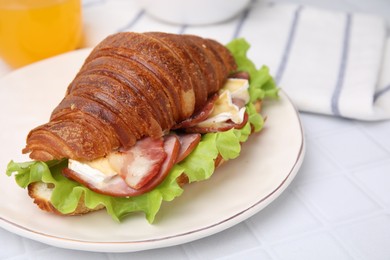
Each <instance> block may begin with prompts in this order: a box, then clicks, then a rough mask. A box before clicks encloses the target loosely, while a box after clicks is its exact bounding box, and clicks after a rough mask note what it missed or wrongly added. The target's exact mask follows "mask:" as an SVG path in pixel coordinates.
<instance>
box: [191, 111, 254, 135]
mask: <svg viewBox="0 0 390 260" xmlns="http://www.w3.org/2000/svg"><path fill="white" fill-rule="evenodd" d="M247 122H248V113H246V112H245V113H244V119H243V121H242V122H241V123H238V124H237V123H234V122H233V121H231V120H229V121H226V122H219V123H215V124H212V125H209V126H199V125H198V126H193V127H189V128H186V129H185V131H186V132H187V133H201V134H206V133H216V132H223V131H228V130H230V129H232V128H235V129H241V128H243V127H244V126H245V125H246V123H247Z"/></svg>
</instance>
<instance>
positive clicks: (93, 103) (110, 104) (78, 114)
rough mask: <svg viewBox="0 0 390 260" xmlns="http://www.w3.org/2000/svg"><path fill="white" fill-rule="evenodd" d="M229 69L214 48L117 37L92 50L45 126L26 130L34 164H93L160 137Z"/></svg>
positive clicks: (151, 36) (197, 41) (221, 50)
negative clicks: (61, 161)
mask: <svg viewBox="0 0 390 260" xmlns="http://www.w3.org/2000/svg"><path fill="white" fill-rule="evenodd" d="M235 69H236V64H235V61H234V59H233V57H232V55H231V53H230V52H229V51H228V50H227V48H225V47H224V46H223V45H221V44H220V43H217V42H216V41H214V40H210V39H204V38H200V37H198V36H194V35H175V34H167V33H156V32H149V33H130V32H126V33H118V34H114V35H111V36H109V37H107V38H106V39H105V40H103V41H102V42H101V43H100V44H98V45H97V46H96V47H95V48H94V49H93V51H92V52H91V54H90V55H89V56H88V57H87V59H86V60H85V63H84V65H83V66H82V68H81V69H80V71H79V72H78V74H77V75H76V77H75V79H74V80H73V81H72V82H71V83H70V85H69V86H68V89H67V92H66V96H65V97H64V99H63V100H62V101H61V103H60V104H59V105H58V106H57V107H56V108H55V109H54V111H53V113H52V115H51V118H50V122H48V123H46V124H44V125H41V126H39V127H37V128H35V129H33V130H32V131H31V132H30V133H29V135H28V137H27V145H26V148H25V149H24V150H23V152H24V153H30V157H31V158H32V159H34V160H39V161H48V160H53V159H62V158H70V159H75V160H93V159H96V158H99V157H102V156H105V155H106V154H108V153H109V152H111V151H113V150H116V149H119V148H129V147H131V146H133V145H134V144H135V142H136V141H137V140H139V139H141V138H142V137H145V136H151V137H160V136H162V134H163V133H164V132H165V131H167V130H170V129H171V127H172V126H174V125H176V124H177V123H179V122H181V121H182V120H185V119H187V118H188V117H189V116H191V115H192V114H193V113H194V112H196V111H197V110H199V109H201V108H202V107H203V106H204V104H205V103H206V102H207V99H208V97H209V96H210V95H211V94H213V93H215V92H216V91H218V90H219V88H221V87H222V86H223V84H224V82H225V80H226V79H227V77H228V76H229V74H230V73H231V72H233V71H234V70H235Z"/></svg>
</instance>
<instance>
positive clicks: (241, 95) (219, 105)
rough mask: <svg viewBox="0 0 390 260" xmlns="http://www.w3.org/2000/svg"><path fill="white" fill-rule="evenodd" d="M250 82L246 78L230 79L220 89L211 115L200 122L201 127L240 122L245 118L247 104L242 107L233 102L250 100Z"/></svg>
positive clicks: (245, 102)
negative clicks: (235, 100) (229, 121)
mask: <svg viewBox="0 0 390 260" xmlns="http://www.w3.org/2000/svg"><path fill="white" fill-rule="evenodd" d="M248 88H249V83H248V80H246V79H228V80H227V81H226V83H225V85H224V87H223V88H222V89H221V90H220V91H219V93H220V94H219V97H218V99H217V100H216V101H215V103H214V108H213V111H212V112H211V114H210V116H209V117H208V118H207V119H206V120H204V121H203V122H201V123H199V124H198V125H197V126H199V127H213V126H214V125H215V124H218V123H222V122H226V121H228V120H231V121H233V122H234V123H236V124H240V123H242V122H243V120H244V115H245V106H244V107H242V108H240V107H239V106H237V105H235V104H234V103H233V99H238V100H241V101H242V103H243V104H247V103H248V102H249V92H248Z"/></svg>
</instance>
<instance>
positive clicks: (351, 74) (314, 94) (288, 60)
mask: <svg viewBox="0 0 390 260" xmlns="http://www.w3.org/2000/svg"><path fill="white" fill-rule="evenodd" d="M94 1H95V3H96V4H94ZM84 7H85V8H84V9H85V10H84V13H85V21H86V45H88V46H94V45H95V44H96V43H97V42H98V41H100V40H101V39H102V38H104V37H105V36H107V35H108V34H110V33H114V32H117V31H138V32H144V31H166V32H171V33H185V34H197V35H200V36H203V37H209V38H214V39H216V40H218V41H220V42H223V43H227V42H229V41H230V40H231V39H233V38H236V37H244V38H246V39H247V41H248V42H249V43H251V49H250V51H249V56H250V58H251V59H253V60H254V61H255V63H256V64H257V65H258V66H262V65H263V64H266V65H267V66H268V67H269V68H270V71H271V73H272V74H273V75H274V76H275V79H276V81H277V83H278V85H279V86H280V88H281V89H283V90H284V91H285V92H286V93H287V94H288V96H289V97H290V98H291V99H292V100H293V102H294V103H295V105H296V106H297V107H298V109H299V110H300V111H305V112H313V113H321V114H328V115H334V116H340V117H346V118H353V119H360V120H381V119H389V118H390V38H389V30H388V28H387V26H386V23H385V21H384V20H383V19H381V18H380V17H376V16H372V15H367V14H360V13H359V14H358V13H345V12H339V11H331V10H323V9H317V8H313V7H308V6H297V5H287V4H273V3H266V2H265V1H256V0H253V1H252V3H251V5H250V6H249V8H248V9H247V10H246V11H245V12H243V13H242V14H241V15H240V16H239V17H236V18H235V19H232V20H230V21H227V22H225V23H220V24H214V25H209V26H189V25H185V24H183V25H170V24H164V23H162V22H159V21H157V20H154V19H153V18H151V17H149V16H148V15H147V14H146V13H145V12H144V11H143V10H142V9H140V8H138V7H137V6H136V3H134V2H132V1H127V0H126V1H124V0H122V1H121V0H115V1H109V0H89V1H87V4H85V6H84ZM97 17H99V18H100V19H97Z"/></svg>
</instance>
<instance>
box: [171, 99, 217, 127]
mask: <svg viewBox="0 0 390 260" xmlns="http://www.w3.org/2000/svg"><path fill="white" fill-rule="evenodd" d="M218 97H219V95H218V94H214V95H212V96H211V97H210V98H209V99H208V100H207V103H206V105H205V106H204V107H203V108H202V109H201V110H199V111H197V112H196V113H195V114H194V115H192V116H191V117H190V118H188V119H186V120H184V121H181V122H180V123H178V124H176V125H175V126H173V127H172V129H173V130H175V129H185V128H188V127H192V126H195V125H197V124H199V123H200V122H202V121H204V120H205V119H207V118H208V117H209V115H210V114H211V112H213V108H214V103H215V101H216V100H217V99H218Z"/></svg>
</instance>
